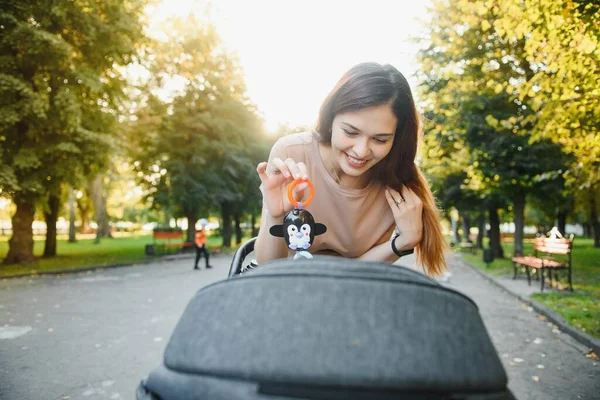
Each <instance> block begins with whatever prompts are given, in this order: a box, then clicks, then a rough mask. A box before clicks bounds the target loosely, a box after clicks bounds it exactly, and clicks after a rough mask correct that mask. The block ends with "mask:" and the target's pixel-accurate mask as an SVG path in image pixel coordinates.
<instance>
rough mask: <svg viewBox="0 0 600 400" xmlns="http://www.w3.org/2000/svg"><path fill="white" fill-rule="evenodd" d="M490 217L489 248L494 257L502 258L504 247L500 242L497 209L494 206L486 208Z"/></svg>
mask: <svg viewBox="0 0 600 400" xmlns="http://www.w3.org/2000/svg"><path fill="white" fill-rule="evenodd" d="M488 213H489V219H490V248H491V249H492V253H493V254H494V258H504V249H503V248H502V244H501V243H500V217H499V216H498V210H497V209H496V207H494V206H490V207H489V208H488Z"/></svg>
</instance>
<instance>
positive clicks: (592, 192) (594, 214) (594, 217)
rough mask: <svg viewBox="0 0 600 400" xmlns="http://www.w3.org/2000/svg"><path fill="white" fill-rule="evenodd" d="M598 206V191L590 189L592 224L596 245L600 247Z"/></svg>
mask: <svg viewBox="0 0 600 400" xmlns="http://www.w3.org/2000/svg"><path fill="white" fill-rule="evenodd" d="M591 189H593V188H591ZM596 207H597V203H596V192H595V190H590V225H591V226H592V231H593V234H594V247H600V222H598V211H597V208H596Z"/></svg>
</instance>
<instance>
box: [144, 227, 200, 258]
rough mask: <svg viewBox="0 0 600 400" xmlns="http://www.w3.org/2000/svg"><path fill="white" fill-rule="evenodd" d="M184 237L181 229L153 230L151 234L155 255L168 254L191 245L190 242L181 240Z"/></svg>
mask: <svg viewBox="0 0 600 400" xmlns="http://www.w3.org/2000/svg"><path fill="white" fill-rule="evenodd" d="M184 237H185V233H184V232H183V231H155V232H154V233H153V234H152V242H153V245H154V251H155V253H156V254H157V255H158V254H168V253H170V252H178V251H181V250H183V249H185V248H187V247H191V246H192V243H191V242H187V241H185V240H184V241H181V239H183V238H184Z"/></svg>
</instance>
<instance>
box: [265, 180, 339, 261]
mask: <svg viewBox="0 0 600 400" xmlns="http://www.w3.org/2000/svg"><path fill="white" fill-rule="evenodd" d="M298 182H300V181H294V182H292V183H291V184H290V187H289V190H288V199H289V200H290V203H291V204H292V205H293V206H294V209H293V210H291V211H288V213H287V214H285V217H284V218H283V224H280V225H273V226H272V227H271V228H270V229H269V233H271V235H273V236H277V237H282V238H284V239H285V243H286V244H287V246H288V248H289V249H290V250H294V251H296V255H295V256H294V260H296V259H298V258H312V254H310V253H309V252H308V251H306V250H308V249H309V248H310V246H312V244H313V241H314V239H315V236H318V235H322V234H323V233H325V232H326V231H327V227H326V226H325V225H324V224H321V223H318V222H315V219H314V218H313V216H312V214H311V213H309V212H308V211H306V210H305V209H304V206H305V205H307V204H308V203H309V202H310V201H311V200H312V197H313V193H314V189H313V186H312V183H311V182H310V181H305V182H308V184H309V187H310V189H311V193H310V196H309V198H308V200H307V201H306V202H305V203H304V204H303V203H302V202H298V201H296V200H295V199H294V198H293V196H292V189H293V187H294V186H295V184H296V183H298Z"/></svg>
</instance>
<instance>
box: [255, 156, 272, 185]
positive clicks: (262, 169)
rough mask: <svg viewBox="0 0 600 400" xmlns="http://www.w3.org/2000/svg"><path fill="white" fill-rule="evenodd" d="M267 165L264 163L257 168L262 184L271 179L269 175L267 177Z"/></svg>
mask: <svg viewBox="0 0 600 400" xmlns="http://www.w3.org/2000/svg"><path fill="white" fill-rule="evenodd" d="M267 165H268V164H267V163H266V162H264V161H263V162H261V163H259V164H258V165H257V166H256V172H257V173H258V177H259V178H260V181H261V182H264V181H266V180H267V179H269V175H267Z"/></svg>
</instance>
